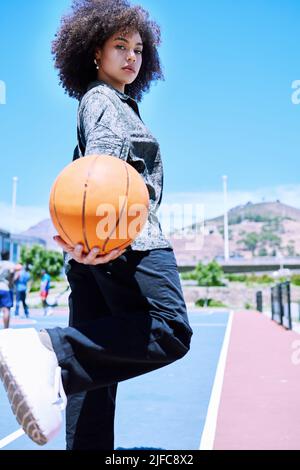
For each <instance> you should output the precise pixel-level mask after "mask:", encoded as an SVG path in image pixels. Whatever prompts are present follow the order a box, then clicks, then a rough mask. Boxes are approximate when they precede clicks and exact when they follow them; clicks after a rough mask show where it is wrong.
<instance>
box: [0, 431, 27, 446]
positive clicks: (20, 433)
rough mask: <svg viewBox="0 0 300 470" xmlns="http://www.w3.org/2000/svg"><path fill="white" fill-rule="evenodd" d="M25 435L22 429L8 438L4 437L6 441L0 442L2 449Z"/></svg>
mask: <svg viewBox="0 0 300 470" xmlns="http://www.w3.org/2000/svg"><path fill="white" fill-rule="evenodd" d="M23 434H25V432H24V431H23V429H22V428H20V429H18V430H17V431H15V432H13V433H12V434H9V435H8V436H6V437H4V439H1V440H0V449H3V447H5V446H7V445H8V444H10V443H11V442H13V441H15V440H16V439H18V438H19V437H21V436H23Z"/></svg>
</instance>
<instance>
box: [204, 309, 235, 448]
mask: <svg viewBox="0 0 300 470" xmlns="http://www.w3.org/2000/svg"><path fill="white" fill-rule="evenodd" d="M232 321H233V311H232V310H231V311H230V314H229V319H228V323H227V328H226V331H225V335H224V339H223V344H222V349H221V353H220V357H219V361H218V366H217V371H216V375H215V380H214V384H213V388H212V392H211V396H210V401H209V405H208V409H207V414H206V419H205V423H204V428H203V432H202V435H201V440H200V446H199V450H213V446H214V441H215V434H216V428H217V420H218V413H219V406H220V401H221V393H222V388H223V381H224V375H225V368H226V359H227V354H228V349H229V343H230V336H231V329H232Z"/></svg>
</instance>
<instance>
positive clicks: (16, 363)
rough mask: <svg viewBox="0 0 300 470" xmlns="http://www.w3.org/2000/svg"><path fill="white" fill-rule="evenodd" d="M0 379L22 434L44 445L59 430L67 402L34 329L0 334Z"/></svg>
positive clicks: (55, 364) (54, 365)
mask: <svg viewBox="0 0 300 470" xmlns="http://www.w3.org/2000/svg"><path fill="white" fill-rule="evenodd" d="M0 378H1V379H2V381H3V383H4V387H5V389H6V391H7V394H8V399H9V401H10V404H11V408H12V410H13V412H14V414H15V415H16V418H17V421H18V422H19V424H20V425H21V426H22V428H23V430H24V431H25V433H26V434H27V435H28V436H29V437H30V439H32V440H33V441H34V442H35V443H36V444H39V445H44V444H46V443H47V442H49V441H50V440H51V439H52V438H53V437H54V436H55V435H56V434H57V433H58V432H59V430H60V427H61V424H62V413H61V411H62V410H63V409H64V408H65V407H66V403H67V398H66V395H65V392H64V389H63V385H62V380H61V368H60V367H59V366H58V362H57V358H56V355H55V353H54V352H52V351H50V350H49V349H47V348H46V347H45V346H44V345H43V344H42V343H41V341H40V338H39V335H38V332H37V331H36V330H35V329H34V328H23V329H6V330H1V331H0Z"/></svg>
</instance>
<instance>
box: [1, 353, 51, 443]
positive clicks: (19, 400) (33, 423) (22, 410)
mask: <svg viewBox="0 0 300 470" xmlns="http://www.w3.org/2000/svg"><path fill="white" fill-rule="evenodd" d="M0 378H1V380H2V382H3V385H4V387H5V390H6V392H7V396H8V399H9V402H10V405H11V409H12V411H13V413H14V415H15V416H16V419H17V421H18V423H19V424H20V426H21V427H22V429H23V430H24V432H25V433H26V434H27V436H29V437H30V439H32V441H33V442H35V443H36V444H38V445H40V446H42V445H44V444H47V442H48V439H47V438H46V436H45V435H44V434H43V432H42V431H41V429H40V427H39V424H38V421H37V419H36V418H35V417H34V415H33V414H32V411H31V409H30V407H29V406H28V404H27V402H26V397H25V396H24V394H23V393H22V391H21V389H20V388H19V386H18V384H17V383H16V381H15V379H14V377H13V375H12V373H11V372H10V370H9V367H8V365H7V364H6V362H5V359H4V357H3V355H2V354H1V351H0Z"/></svg>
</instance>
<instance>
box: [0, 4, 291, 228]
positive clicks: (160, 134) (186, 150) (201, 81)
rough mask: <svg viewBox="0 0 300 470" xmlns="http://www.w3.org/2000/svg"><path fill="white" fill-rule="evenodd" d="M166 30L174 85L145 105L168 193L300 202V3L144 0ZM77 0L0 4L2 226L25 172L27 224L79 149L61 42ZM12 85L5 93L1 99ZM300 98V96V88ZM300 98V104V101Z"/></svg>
mask: <svg viewBox="0 0 300 470" xmlns="http://www.w3.org/2000/svg"><path fill="white" fill-rule="evenodd" d="M132 3H139V4H141V5H143V6H144V7H145V8H146V9H148V10H149V11H150V14H151V16H152V17H153V18H154V19H156V20H157V21H158V23H159V24H160V26H161V29H162V40H163V42H162V46H161V48H160V55H161V60H162V63H163V67H164V73H165V79H166V80H165V81H164V82H159V83H158V84H155V85H153V86H152V89H151V90H150V93H149V94H148V95H146V96H145V97H144V100H143V102H142V103H141V104H140V111H141V114H142V117H143V120H144V122H145V123H146V125H147V126H148V127H149V128H150V129H151V131H152V133H153V134H154V135H155V136H156V138H157V139H158V140H159V142H160V146H161V151H162V157H163V163H164V170H165V187H164V201H165V202H168V201H174V202H176V201H190V200H191V201H195V200H197V201H199V202H201V203H203V204H204V205H206V207H207V212H208V215H215V214H218V213H220V212H221V208H220V204H221V203H222V200H221V198H220V192H221V189H222V181H221V177H222V175H223V174H227V175H228V177H229V189H230V194H229V203H230V205H231V206H233V205H236V204H239V203H244V202H247V201H248V200H252V201H253V202H256V201H261V200H263V199H267V200H268V199H270V198H274V199H276V198H280V199H281V200H282V201H283V202H287V203H289V204H293V205H295V206H298V207H300V202H299V201H300V198H299V196H300V183H299V167H300V163H299V161H300V158H299V126H300V104H298V105H297V104H294V103H293V102H292V99H291V98H292V93H293V89H292V83H293V82H294V81H295V80H300V65H299V64H300V62H299V43H300V37H299V36H300V32H299V22H298V19H299V17H300V3H299V1H298V0H285V1H283V0H264V1H263V2H262V1H261V0H253V1H251V2H249V1H247V0H240V1H238V2H237V1H236V0H210V1H203V0H187V1H185V2H177V1H174V2H171V1H170V0H159V1H158V0H141V1H136V2H132ZM70 5H71V1H70V0H51V2H50V1H45V0H42V1H40V0H27V1H26V2H24V1H22V0H11V1H10V2H2V3H1V6H0V81H1V82H0V83H2V86H1V85H0V103H1V102H3V101H4V100H3V88H4V87H3V84H5V98H6V99H5V104H0V158H1V170H0V226H2V227H3V226H5V225H6V224H7V220H6V219H7V217H8V214H9V208H10V202H11V186H12V177H13V176H18V178H19V183H18V194H17V203H18V206H19V207H18V214H19V216H18V217H19V221H18V228H19V229H24V228H27V227H26V225H30V224H31V223H33V222H34V221H38V220H40V218H42V217H43V216H44V215H45V214H46V216H47V206H48V197H49V191H50V188H51V185H52V182H53V181H54V179H55V177H56V176H57V174H58V173H59V171H60V170H61V169H62V168H63V167H64V166H65V165H66V164H68V163H69V162H70V160H71V157H72V152H73V149H74V147H75V145H76V111H77V101H76V100H74V99H71V98H69V97H67V95H66V94H64V91H63V90H62V88H60V87H59V84H58V78H57V72H56V71H55V69H54V67H53V61H52V57H51V54H50V47H51V41H52V39H53V38H54V34H55V31H56V30H57V28H58V26H59V21H60V18H61V16H62V14H63V13H65V12H66V11H67V10H68V8H69V7H70ZM1 90H2V98H1ZM299 95H300V93H299ZM299 101H300V100H299Z"/></svg>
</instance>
